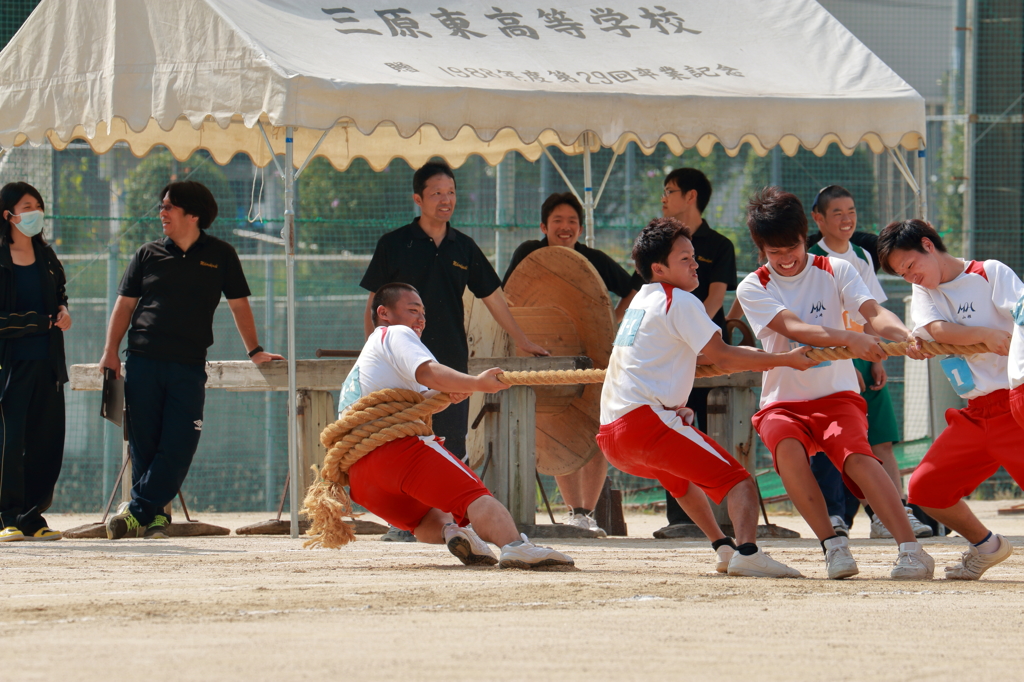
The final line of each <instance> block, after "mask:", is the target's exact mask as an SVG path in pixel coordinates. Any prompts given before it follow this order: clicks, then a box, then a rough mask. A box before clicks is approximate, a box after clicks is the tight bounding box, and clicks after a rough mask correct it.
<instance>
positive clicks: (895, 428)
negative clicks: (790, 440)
mask: <svg viewBox="0 0 1024 682" xmlns="http://www.w3.org/2000/svg"><path fill="white" fill-rule="evenodd" d="M811 218H813V219H814V222H815V223H817V225H818V229H819V230H821V237H822V238H821V240H820V241H818V242H816V243H815V244H814V245H813V246H810V247H809V248H808V249H807V253H809V254H811V255H815V256H827V257H830V258H839V259H842V260H844V261H846V262H847V263H849V264H850V265H852V266H853V269H854V270H856V271H857V274H858V275H859V276H860V278H861V279H862V280H864V284H865V285H866V286H867V288H868V291H869V292H871V295H872V296H873V297H874V299H875V300H876V301H878V303H885V301H886V300H887V299H888V297H887V296H886V295H885V290H883V289H882V283H881V282H879V281H878V275H876V274H875V264H874V262H873V261H872V259H871V253H870V252H869V251H868V250H867V249H863V248H861V247H860V246H857V245H856V244H854V243H853V242H852V237H853V235H854V233H855V232H856V230H857V207H856V205H855V204H854V202H853V195H852V194H850V192H848V191H847V190H846V189H845V188H843V187H840V186H839V185H829V186H828V187H825V188H823V189H822V190H821V191H820V192H818V196H817V197H815V199H814V204H813V205H812V206H811ZM857 317H859V316H856V317H855V316H844V322H845V323H846V328H847V329H848V330H850V331H857V332H859V331H864V325H863V324H862V322H863V320H860V319H857ZM853 367H854V369H856V370H857V374H858V375H859V377H860V378H859V379H858V383H859V384H860V388H861V391H860V397H861V398H863V399H864V402H865V403H867V409H868V443H870V444H871V451H872V452H873V453H874V454H875V456H876V457H878V459H879V461H881V462H882V467H883V468H884V469H885V473H887V474H889V478H891V479H892V482H893V485H895V486H896V490H898V491H899V492H900V497H901V498H902V500H903V503H904V507H905V509H906V512H907V519H908V520H909V521H910V527H911V528H913V529H914V535H916V536H917V537H919V538H927V537H931V536H932V529H931V528H930V527H929V526H926V525H925V524H923V523H921V522H920V521H919V520H918V519H917V517H916V516H914V511H913V510H912V509H911V508H910V507H907V506H906V501H907V497H906V495H905V494H904V493H903V477H902V475H901V474H900V468H899V465H898V464H897V463H896V455H895V453H894V452H893V449H892V444H893V443H894V442H896V441H898V440H899V439H900V429H899V425H898V424H897V422H896V411H895V410H894V409H893V406H892V397H891V396H890V395H889V387H888V385H887V382H886V380H887V376H886V373H885V365H884V364H883V363H881V362H867V361H866V360H861V359H860V358H856V359H854V361H853ZM812 468H816V467H812ZM828 468H829V470H830V472H831V475H832V476H835V477H836V478H838V474H836V473H835V471H834V470H833V469H832V468H831V467H828ZM815 474H816V477H817V478H818V482H819V483H822V480H821V476H820V474H819V473H818V471H815ZM837 482H838V481H837ZM840 491H841V493H842V498H841V500H842V505H841V506H845V504H846V490H845V488H843V487H842V486H840ZM826 502H829V503H833V502H834V501H831V500H826ZM855 510H856V508H854V511H855ZM865 511H866V512H867V514H868V518H870V519H871V531H870V534H871V537H873V538H891V537H892V533H890V532H889V531H888V529H886V527H885V526H884V525H883V524H882V522H881V520H879V518H878V516H877V515H876V514H874V512H873V510H872V509H871V507H870V505H868V506H867V507H866V509H865ZM844 516H845V514H843V515H840V516H839V518H838V519H836V517H835V516H834V515H833V516H832V526H833V528H836V527H837V521H838V522H839V523H840V524H842V525H841V526H839V527H840V528H842V527H845V526H846V524H847V522H846V519H845V518H843V517H844ZM837 532H838V530H837Z"/></svg>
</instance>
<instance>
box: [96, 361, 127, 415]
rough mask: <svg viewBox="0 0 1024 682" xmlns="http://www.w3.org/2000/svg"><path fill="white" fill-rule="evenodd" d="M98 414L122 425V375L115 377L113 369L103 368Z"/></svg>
mask: <svg viewBox="0 0 1024 682" xmlns="http://www.w3.org/2000/svg"><path fill="white" fill-rule="evenodd" d="M100 416H101V417H103V418H104V419H107V420H109V421H111V422H113V423H114V424H116V425H117V426H122V427H123V426H124V377H121V378H119V379H118V378H115V376H114V370H112V369H107V368H104V369H103V402H102V404H101V405H100Z"/></svg>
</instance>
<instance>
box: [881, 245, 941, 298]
mask: <svg viewBox="0 0 1024 682" xmlns="http://www.w3.org/2000/svg"><path fill="white" fill-rule="evenodd" d="M921 246H922V248H924V250H925V253H921V252H920V251H913V250H907V249H893V250H892V252H891V253H890V254H889V267H891V268H892V269H893V272H895V273H896V274H897V275H899V276H900V277H902V278H903V279H905V280H906V281H907V282H909V283H910V284H919V285H921V286H923V287H924V288H925V289H937V288H938V286H939V284H941V283H942V265H941V263H940V262H939V259H938V255H937V250H936V248H935V245H934V244H932V240H930V239H928V238H927V237H926V238H924V239H922V240H921Z"/></svg>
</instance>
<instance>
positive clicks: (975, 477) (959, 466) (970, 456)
mask: <svg viewBox="0 0 1024 682" xmlns="http://www.w3.org/2000/svg"><path fill="white" fill-rule="evenodd" d="M1011 405H1012V399H1011V397H1010V392H1009V391H1008V390H1006V389H1005V388H1004V389H1002V390H999V391H993V392H992V393H989V394H988V395H983V396H978V397H977V398H971V399H970V400H969V401H968V402H967V407H965V408H964V409H962V410H953V409H950V410H946V424H948V426H947V427H946V428H945V429H944V430H943V432H942V433H940V434H939V437H938V438H936V439H935V442H934V443H932V446H931V447H930V448H928V453H927V454H926V455H925V456H924V459H922V460H921V463H920V464H918V465H917V469H915V470H914V474H913V475H912V476H911V477H910V483H909V484H908V485H907V493H908V494H909V501H910V502H912V503H914V504H919V505H921V506H922V507H933V508H935V509H946V508H948V507H952V506H953V505H954V504H956V503H957V502H959V501H960V499H961V498H963V497H966V496H967V495H970V494H971V493H972V492H974V489H975V488H977V487H978V485H980V484H981V482H982V481H984V480H985V479H987V478H988V477H989V476H991V475H992V474H994V473H995V472H996V469H998V468H999V467H1000V466H1003V467H1004V468H1005V469H1006V472H1007V473H1008V474H1010V476H1011V477H1013V480H1015V481H1017V483H1019V484H1021V483H1024V449H1022V446H1021V444H1022V443H1024V428H1021V426H1020V425H1019V424H1018V423H1017V420H1016V419H1014V415H1013V414H1011V413H1010V408H1011Z"/></svg>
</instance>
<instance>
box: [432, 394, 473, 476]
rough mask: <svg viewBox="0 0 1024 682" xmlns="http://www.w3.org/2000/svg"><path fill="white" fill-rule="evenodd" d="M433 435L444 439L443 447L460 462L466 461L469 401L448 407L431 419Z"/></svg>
mask: <svg viewBox="0 0 1024 682" xmlns="http://www.w3.org/2000/svg"><path fill="white" fill-rule="evenodd" d="M433 420H434V422H433V423H434V435H436V436H438V437H443V438H444V447H445V448H446V449H447V450H448V452H450V453H452V454H453V455H455V456H456V457H458V458H459V459H461V460H462V461H464V462H465V461H467V460H466V434H468V433H469V400H463V401H462V402H461V403H459V404H457V405H449V406H448V407H447V408H446V409H445V410H444V411H443V412H438V413H437V414H435V415H434V417H433Z"/></svg>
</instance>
